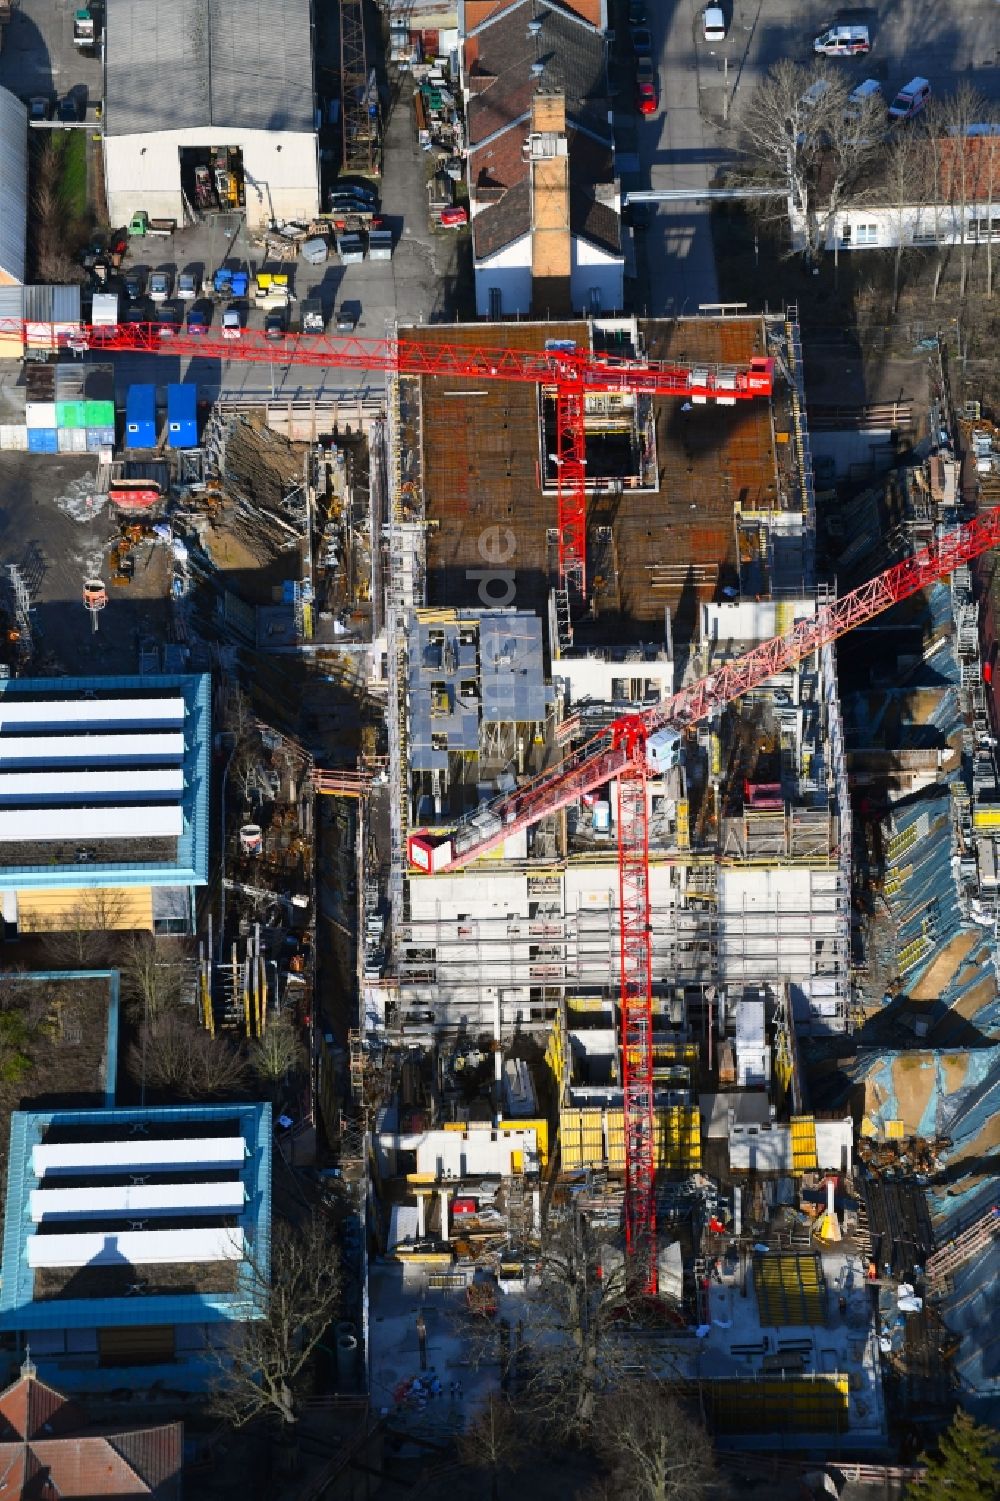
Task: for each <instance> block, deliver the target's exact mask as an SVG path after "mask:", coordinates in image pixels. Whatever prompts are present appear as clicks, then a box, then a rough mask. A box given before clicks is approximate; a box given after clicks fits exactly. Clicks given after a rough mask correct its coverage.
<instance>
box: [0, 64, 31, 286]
mask: <svg viewBox="0 0 1000 1501" xmlns="http://www.w3.org/2000/svg"><path fill="white" fill-rule="evenodd" d="M27 229H28V110H27V107H26V106H25V105H23V104H22V103H21V101H20V99H18V98H17V97H16V96H15V95H14V94H12V93H11V92H10V90H9V89H0V271H5V272H6V273H7V275H8V276H9V277H11V278H12V279H13V280H14V281H16V282H23V281H24V273H25V262H24V253H25V237H26V234H27Z"/></svg>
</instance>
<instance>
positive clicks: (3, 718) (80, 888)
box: [0, 673, 211, 932]
mask: <svg viewBox="0 0 1000 1501" xmlns="http://www.w3.org/2000/svg"><path fill="white" fill-rule="evenodd" d="M210 745H211V679H210V677H209V676H208V674H207V673H203V674H184V673H174V674H171V673H163V674H160V675H158V676H153V675H149V676H142V677H105V678H96V677H95V678H12V679H3V680H0V903H2V913H3V919H4V922H5V924H8V925H10V926H13V925H16V926H17V928H19V929H20V930H21V931H22V932H30V931H34V930H36V929H38V928H46V927H52V926H58V925H59V918H60V917H61V916H64V915H65V914H66V913H67V912H70V911H75V910H79V909H80V908H81V907H84V906H86V905H88V903H89V898H91V897H92V894H93V893H94V892H96V891H104V892H108V891H114V892H115V893H117V898H116V900H117V906H118V907H120V909H121V911H120V912H119V911H118V910H117V907H116V908H115V910H114V911H112V910H111V908H112V905H113V904H111V903H110V902H106V903H105V904H104V905H105V908H106V909H107V910H105V911H104V912H102V914H101V921H100V923H95V926H103V927H120V928H147V929H149V928H158V929H161V930H163V931H174V932H176V931H187V930H188V928H189V926H190V919H189V914H190V908H191V888H192V887H194V886H199V885H203V884H204V883H205V881H206V880H207V878H208V838H209V828H208V818H209V750H210Z"/></svg>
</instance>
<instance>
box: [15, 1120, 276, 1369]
mask: <svg viewBox="0 0 1000 1501" xmlns="http://www.w3.org/2000/svg"><path fill="white" fill-rule="evenodd" d="M270 1215H271V1107H270V1105H267V1104H251V1105H246V1104H238V1105H191V1106H183V1107H179V1106H168V1107H161V1108H155V1107H151V1108H148V1109H131V1110H118V1109H111V1110H56V1111H48V1112H36V1111H17V1112H15V1113H14V1115H13V1116H12V1119H11V1135H10V1159H9V1167H8V1181H7V1209H6V1215H5V1219H4V1232H3V1266H2V1288H0V1329H2V1330H7V1331H10V1332H11V1333H13V1334H14V1335H15V1336H16V1339H17V1342H18V1345H19V1346H23V1345H25V1344H29V1345H30V1347H31V1356H32V1359H33V1360H34V1361H35V1363H36V1365H37V1366H38V1369H39V1372H40V1373H41V1374H42V1375H43V1376H44V1378H45V1379H46V1380H48V1381H53V1382H58V1383H59V1384H60V1385H61V1386H63V1387H66V1388H73V1389H74V1390H94V1391H97V1390H107V1389H109V1388H114V1387H116V1386H123V1385H130V1384H131V1383H132V1380H133V1374H132V1373H131V1372H130V1371H129V1370H128V1369H127V1368H130V1367H135V1366H142V1367H143V1375H142V1384H143V1386H149V1385H151V1384H152V1382H153V1381H154V1380H157V1379H161V1380H163V1381H165V1382H167V1383H169V1384H170V1385H173V1386H179V1387H183V1388H186V1389H189V1390H197V1389H199V1388H201V1387H203V1386H204V1385H205V1384H206V1383H207V1382H208V1381H209V1380H210V1379H211V1378H212V1376H213V1375H214V1374H216V1373H217V1372H218V1363H217V1361H216V1359H215V1357H214V1356H213V1354H212V1353H211V1347H212V1345H213V1343H215V1341H214V1340H213V1326H219V1325H223V1324H232V1323H245V1322H247V1321H249V1320H251V1319H254V1318H256V1317H259V1316H260V1313H261V1296H262V1287H263V1285H264V1284H265V1283H266V1279H267V1278H268V1276H269V1274H270Z"/></svg>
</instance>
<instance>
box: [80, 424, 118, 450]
mask: <svg viewBox="0 0 1000 1501" xmlns="http://www.w3.org/2000/svg"><path fill="white" fill-rule="evenodd" d="M114 446H115V430H114V428H113V427H88V428H87V452H88V453H96V452H97V450H98V449H99V448H114Z"/></svg>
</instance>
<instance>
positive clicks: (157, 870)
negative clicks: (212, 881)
mask: <svg viewBox="0 0 1000 1501" xmlns="http://www.w3.org/2000/svg"><path fill="white" fill-rule="evenodd" d="M154 689H155V690H157V691H159V692H162V691H163V690H165V689H172V690H174V692H176V693H178V694H180V695H181V696H182V697H183V700H184V726H183V730H184V759H183V763H182V765H183V770H184V787H183V792H182V795H181V807H182V811H183V829H182V832H181V834H180V836H179V838H178V840H177V854H176V859H175V860H173V861H170V862H163V863H159V864H146V863H143V862H142V861H141V860H135V861H117V862H113V863H112V862H101V861H94V862H88V863H87V864H84V865H74V864H57V863H51V864H46V865H4V866H2V867H0V890H12V889H13V890H25V889H32V888H44V889H51V888H53V887H60V886H62V887H70V888H79V887H85V888H89V887H103V886H182V885H191V886H203V885H204V884H205V883H206V881H207V880H208V835H209V829H208V819H209V776H210V767H209V754H210V748H211V739H212V733H211V677H210V675H209V674H208V673H161V674H157V675H155V676H154V675H146V676H143V677H95V678H8V679H0V717H2V710H3V702H4V699H13V700H17V699H24V698H32V697H35V698H46V699H60V698H68V697H71V696H72V695H74V694H75V695H81V696H82V695H85V694H87V693H101V694H105V695H106V694H109V693H122V694H129V693H131V694H134V695H136V696H137V697H141V696H144V695H145V696H149V695H150V694H151V692H152V690H154ZM70 837H72V834H71V832H70Z"/></svg>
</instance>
